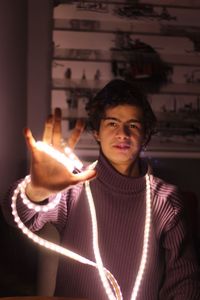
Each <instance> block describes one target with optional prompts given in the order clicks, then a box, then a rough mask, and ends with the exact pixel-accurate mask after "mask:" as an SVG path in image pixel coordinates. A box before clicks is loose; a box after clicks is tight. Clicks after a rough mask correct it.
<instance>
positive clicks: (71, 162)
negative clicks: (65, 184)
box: [11, 142, 151, 300]
mask: <svg viewBox="0 0 200 300" xmlns="http://www.w3.org/2000/svg"><path fill="white" fill-rule="evenodd" d="M36 146H37V148H38V149H39V150H41V151H44V152H45V153H47V154H48V155H50V156H51V157H53V158H55V159H56V160H57V161H59V162H60V163H62V164H63V165H64V166H65V167H66V168H67V169H69V170H70V171H71V172H73V171H74V169H75V170H76V169H77V170H78V171H79V170H80V168H82V166H83V164H82V162H81V161H79V160H78V159H77V157H76V156H75V155H74V154H73V152H72V151H71V150H68V149H69V148H67V147H66V148H65V153H66V155H68V157H67V156H66V155H64V154H62V153H61V152H59V151H57V150H55V149H54V148H53V147H51V146H49V145H47V144H45V143H43V142H37V143H36ZM92 165H93V167H94V166H95V165H96V163H93V164H92ZM29 181H30V176H27V177H26V178H25V179H24V180H23V181H22V182H21V183H20V184H19V185H18V186H17V188H16V189H15V191H14V193H13V197H12V205H11V206H12V214H13V216H14V220H15V222H16V223H17V225H18V227H19V228H20V229H21V230H22V231H23V233H24V234H25V235H27V236H28V237H29V238H30V239H32V240H33V241H34V242H36V243H38V244H39V245H41V246H44V247H45V248H48V249H50V250H53V251H55V252H58V253H60V254H62V255H64V256H67V257H69V258H71V259H74V260H77V261H79V262H81V263H84V264H88V265H91V266H93V267H96V268H97V269H98V272H99V275H100V278H101V281H102V284H103V286H104V289H105V292H106V294H107V296H108V298H109V300H122V294H121V291H120V287H119V285H118V283H117V281H116V279H115V278H114V276H113V275H112V273H110V271H109V270H107V269H106V268H105V267H104V266H103V262H102V259H101V255H100V250H99V246H98V227H97V219H96V211H95V205H94V201H93V197H92V193H91V190H90V185H89V181H86V182H85V187H86V194H87V198H88V204H89V208H90V214H91V219H92V234H93V250H94V255H95V259H96V263H95V262H93V261H90V260H88V259H87V258H85V257H83V256H80V255H78V254H77V253H74V252H72V251H70V250H68V249H66V248H63V247H61V246H59V245H56V244H54V243H52V242H49V241H46V240H44V239H42V238H40V237H39V236H37V235H36V234H34V233H32V232H31V231H30V230H29V229H28V228H27V227H26V226H25V225H24V224H23V223H22V221H21V220H20V218H19V215H18V213H17V209H16V201H17V196H18V194H19V193H20V195H21V198H22V199H23V203H24V204H25V205H27V207H28V208H30V209H34V210H35V211H36V212H39V211H44V212H46V211H48V210H49V209H52V208H54V207H55V206H56V205H57V204H58V203H59V201H60V198H61V194H60V193H58V194H57V196H56V197H55V199H54V201H52V202H50V203H48V204H47V205H37V204H35V203H33V202H31V201H30V200H29V199H27V197H26V195H25V188H26V185H27V184H28V182H29ZM150 223H151V195H150V179H149V175H148V174H147V175H146V216H145V228H144V239H143V250H142V257H141V262H140V266H139V270H138V274H137V277H136V280H135V284H134V288H133V291H132V295H131V300H135V299H136V298H137V295H138V291H139V287H140V284H141V281H142V278H143V275H144V270H145V267H146V262H147V255H148V249H149V234H150ZM109 282H110V283H109ZM110 284H111V286H112V288H113V290H114V294H115V295H114V294H113V291H112V289H111V286H110ZM115 296H116V297H115Z"/></svg>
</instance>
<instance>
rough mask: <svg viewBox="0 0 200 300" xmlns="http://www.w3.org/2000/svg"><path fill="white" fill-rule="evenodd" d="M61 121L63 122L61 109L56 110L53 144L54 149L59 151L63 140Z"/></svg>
mask: <svg viewBox="0 0 200 300" xmlns="http://www.w3.org/2000/svg"><path fill="white" fill-rule="evenodd" d="M61 120H62V114H61V109H60V108H56V109H55V112H54V124H53V135H52V144H53V145H54V147H56V148H58V149H59V148H60V147H61V138H62V128H61Z"/></svg>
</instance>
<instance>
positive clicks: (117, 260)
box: [4, 80, 200, 300]
mask: <svg viewBox="0 0 200 300" xmlns="http://www.w3.org/2000/svg"><path fill="white" fill-rule="evenodd" d="M87 111H88V121H89V126H90V128H91V130H92V132H93V135H94V138H95V139H96V141H97V143H98V144H99V147H100V153H99V158H98V162H97V165H96V167H95V169H94V170H90V169H86V170H84V171H83V172H81V173H78V174H74V173H73V172H71V171H70V170H68V169H67V168H66V167H65V166H63V165H62V164H61V163H59V162H58V161H57V160H55V159H53V158H52V157H50V156H49V155H47V154H46V153H45V152H43V151H41V150H38V148H37V147H36V143H35V140H34V138H33V136H32V134H31V132H30V130H29V129H27V130H26V131H25V138H26V141H27V144H28V147H29V149H30V151H31V154H32V162H31V169H30V174H31V182H30V183H28V184H27V186H26V195H27V197H28V198H29V199H30V201H32V202H34V203H37V202H40V204H41V205H45V204H46V203H49V202H51V201H53V199H54V198H55V195H56V194H57V193H58V192H60V191H61V192H62V196H61V200H60V202H59V204H58V205H57V206H56V207H55V208H54V209H52V210H49V211H48V212H42V211H41V212H35V211H34V210H33V209H27V207H26V206H25V205H24V204H23V203H22V201H21V198H20V197H18V198H19V199H18V201H17V210H18V213H19V215H20V217H21V219H22V221H23V222H24V223H25V224H26V225H27V226H28V227H29V229H31V230H32V231H37V230H39V229H41V228H42V226H43V225H44V224H45V223H46V222H52V223H53V224H55V226H56V227H57V229H58V231H59V233H60V237H61V245H62V246H63V247H66V248H67V249H70V250H72V251H74V252H75V253H77V254H79V255H81V256H84V257H85V258H87V259H89V260H90V261H92V262H95V261H96V262H97V264H99V267H98V268H95V267H93V266H90V265H85V264H81V263H80V262H77V261H74V260H70V259H68V258H66V257H63V256H61V257H60V262H59V267H58V273H57V280H56V289H55V295H56V296H68V297H79V298H80V297H82V298H86V299H91V300H104V299H122V297H121V296H120V292H119V291H118V290H117V292H116V297H115V295H114V294H112V291H111V292H109V291H106V283H105V284H104V283H102V282H104V279H102V278H104V277H106V275H107V271H106V270H109V272H111V273H112V275H113V276H114V277H115V279H116V281H117V282H118V285H119V287H120V288H121V293H122V295H123V299H125V300H130V299H138V300H155V299H161V300H165V299H166V300H171V299H176V300H179V299H180V300H186V299H187V300H195V299H196V300H197V299H200V281H199V267H198V265H197V261H196V258H195V254H194V251H193V248H192V246H191V244H190V238H189V235H188V234H187V231H186V228H185V225H184V219H183V209H182V203H181V200H180V195H179V193H178V190H177V188H176V187H175V186H173V185H169V184H167V183H165V182H164V181H162V180H161V179H159V178H156V177H154V176H153V175H148V174H147V173H148V166H147V165H146V163H145V161H143V160H142V159H141V158H140V153H141V151H142V149H143V148H145V147H146V145H147V143H148V142H149V140H150V138H151V135H152V133H153V132H154V130H155V125H156V118H155V116H154V114H153V112H152V109H151V107H150V105H149V103H148V101H147V99H146V97H145V95H143V94H142V93H141V91H140V90H139V89H138V88H136V87H135V86H133V85H132V84H129V83H127V82H125V81H123V80H114V81H111V82H109V83H108V84H107V85H106V86H105V87H104V88H103V89H102V90H101V91H100V92H99V93H98V94H97V95H96V97H94V99H92V100H91V101H90V102H89V103H88V105H87ZM60 123H61V116H60V113H59V110H57V111H56V113H55V116H54V117H53V118H50V119H48V120H47V122H46V125H45V130H44V138H43V140H44V141H45V143H48V144H51V145H53V146H54V148H56V149H57V150H59V151H60V152H62V151H63V144H62V137H61V125H60ZM81 131H82V125H81V124H80V123H79V124H78V125H77V126H76V128H75V131H74V133H73V135H72V137H71V138H70V139H69V141H68V144H69V145H71V147H72V148H73V146H74V145H75V143H76V141H77V139H78V137H79V135H80V133H81ZM85 181H86V184H84V182H85ZM88 182H89V183H88ZM91 201H93V203H94V208H95V212H96V219H95V217H94V220H93V217H92V215H91V210H90V209H91V207H90V204H88V203H90V202H91ZM8 204H9V202H8V201H7V202H6V203H5V204H4V210H5V215H6V216H7V218H8V219H9V218H10V216H9V213H8ZM6 210H7V212H6ZM95 222H96V223H95ZM95 224H96V225H97V226H96V227H97V230H98V238H97V235H95V234H94V235H93V233H94V232H95ZM101 263H102V265H101ZM98 270H99V273H98ZM102 270H103V271H102ZM101 271H102V272H101ZM104 275H105V276H104ZM112 275H111V277H112ZM100 278H101V279H100ZM44 280H45V278H44ZM111 281H112V280H111ZM114 286H116V285H115V283H114ZM117 288H118V287H117ZM110 294H111V295H110ZM120 297H121V298H120Z"/></svg>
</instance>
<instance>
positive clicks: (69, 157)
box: [36, 141, 83, 172]
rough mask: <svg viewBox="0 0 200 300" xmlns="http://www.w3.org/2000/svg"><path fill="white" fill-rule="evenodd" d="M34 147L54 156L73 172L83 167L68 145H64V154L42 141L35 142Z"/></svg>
mask: <svg viewBox="0 0 200 300" xmlns="http://www.w3.org/2000/svg"><path fill="white" fill-rule="evenodd" d="M36 147H37V148H38V150H40V151H43V152H45V153H46V154H48V155H50V156H51V157H53V158H55V159H56V160H57V161H59V162H60V163H61V164H63V165H64V166H65V167H66V168H67V169H68V170H69V171H71V172H73V171H74V169H78V170H81V169H82V167H83V164H82V162H81V161H80V160H78V158H77V157H76V155H75V154H74V153H73V152H72V151H71V150H70V148H68V147H65V149H64V151H65V153H66V155H65V154H64V153H61V152H60V151H58V150H56V149H55V148H53V147H52V146H50V145H48V144H46V143H44V142H40V141H38V142H36Z"/></svg>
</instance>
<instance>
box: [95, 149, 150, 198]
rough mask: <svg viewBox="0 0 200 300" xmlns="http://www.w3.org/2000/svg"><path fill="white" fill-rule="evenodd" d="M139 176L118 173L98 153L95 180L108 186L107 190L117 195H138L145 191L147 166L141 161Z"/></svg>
mask: <svg viewBox="0 0 200 300" xmlns="http://www.w3.org/2000/svg"><path fill="white" fill-rule="evenodd" d="M140 163H141V175H140V176H139V177H131V176H126V175H123V174H121V173H119V172H118V171H117V170H116V169H115V168H114V167H113V166H112V165H111V164H110V162H109V161H108V160H107V158H106V157H105V156H104V154H103V153H102V152H101V151H100V154H99V158H98V163H97V166H96V170H97V179H98V180H100V181H101V182H102V183H103V184H105V185H107V186H109V189H112V190H115V191H116V192H119V193H138V192H140V191H141V190H144V189H145V186H146V180H145V174H146V173H147V164H146V163H145V161H143V160H141V161H140Z"/></svg>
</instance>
